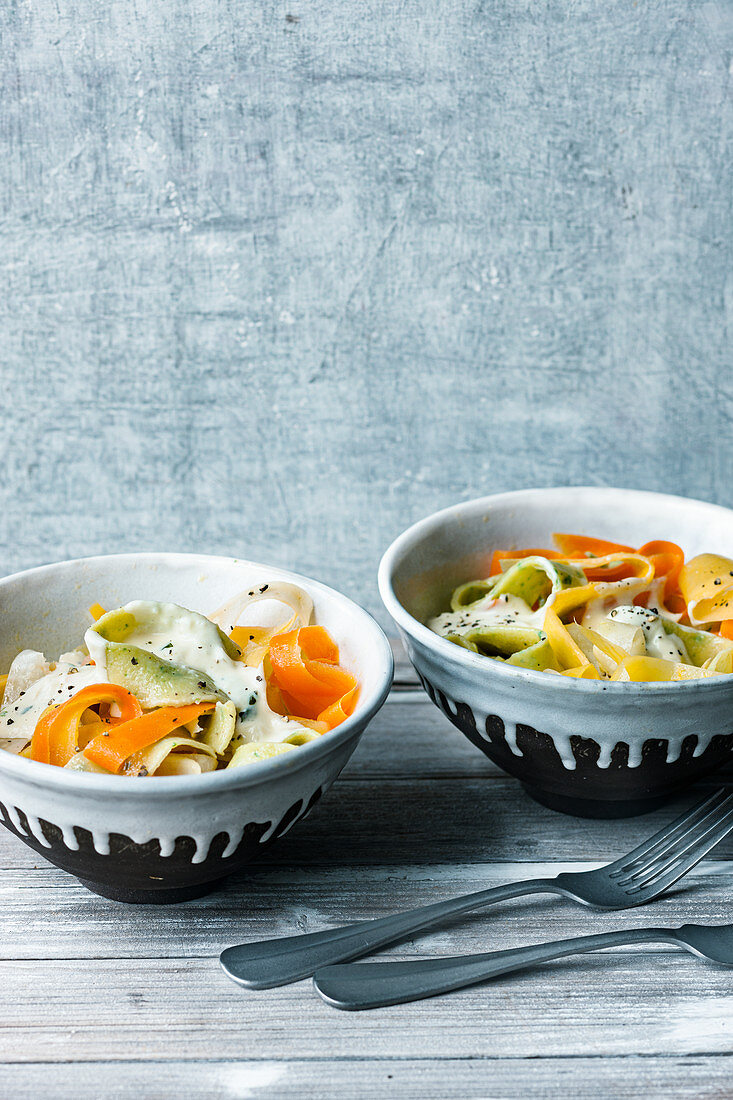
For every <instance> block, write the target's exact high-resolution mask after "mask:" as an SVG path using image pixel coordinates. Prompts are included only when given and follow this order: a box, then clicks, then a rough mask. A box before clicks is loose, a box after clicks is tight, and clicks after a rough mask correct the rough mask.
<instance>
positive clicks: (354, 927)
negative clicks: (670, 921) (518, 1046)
mask: <svg viewBox="0 0 733 1100" xmlns="http://www.w3.org/2000/svg"><path fill="white" fill-rule="evenodd" d="M556 889H557V887H556V885H555V881H554V879H529V880H527V881H525V882H511V883H507V885H506V886H495V887H493V888H492V889H491V890H479V891H477V892H476V893H474V894H464V895H463V896H462V897H459V898H450V899H449V900H447V901H439V902H434V903H433V904H432V905H424V906H422V907H421V908H419V909H411V910H409V911H408V912H405V913H395V914H393V915H392V916H390V917H380V918H379V919H377V920H366V921H360V922H359V923H358V924H349V925H346V926H344V927H341V928H330V929H327V930H326V931H325V932H310V933H308V934H307V935H303V936H290V937H288V938H287V939H275V940H259V941H257V942H255V943H242V944H239V945H238V946H236V947H228V948H227V949H226V950H225V951H222V953H221V956H220V959H219V961H220V962H221V965H222V967H223V969H224V973H225V974H227V976H228V977H230V978H231V979H232V980H233V981H235V982H238V983H239V985H243V986H246V987H247V989H271V988H272V987H273V986H276V985H286V984H287V983H288V982H297V981H299V980H300V979H301V978H309V977H310V976H311V975H313V974H315V972H316V970H318V969H319V967H322V966H329V965H330V964H331V963H339V962H347V961H348V960H351V959H358V958H360V956H362V955H369V954H371V952H372V951H376V950H378V948H380V947H386V946H387V944H390V943H395V942H396V941H397V940H401V939H404V938H405V937H406V936H410V935H412V934H413V933H415V932H422V931H424V930H425V929H427V928H431V927H433V926H434V925H437V924H441V923H443V922H444V921H446V920H448V919H449V918H450V917H456V916H460V915H461V914H462V913H469V912H471V911H472V910H474V909H480V908H482V907H483V906H485V905H492V904H494V902H498V901H507V900H508V899H509V898H518V897H524V896H525V895H527V894H539V893H546V892H548V891H554V890H556Z"/></svg>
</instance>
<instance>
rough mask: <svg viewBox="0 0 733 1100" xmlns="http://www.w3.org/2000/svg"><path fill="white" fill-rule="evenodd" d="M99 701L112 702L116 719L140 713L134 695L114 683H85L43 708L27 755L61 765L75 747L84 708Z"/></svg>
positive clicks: (122, 720) (122, 719)
mask: <svg viewBox="0 0 733 1100" xmlns="http://www.w3.org/2000/svg"><path fill="white" fill-rule="evenodd" d="M100 703H116V705H117V706H118V707H119V709H120V717H119V718H118V719H117V720H116V721H117V722H121V723H124V722H127V721H129V720H130V719H134V718H137V717H138V715H140V714H142V707H141V706H140V704H139V702H138V701H137V699H136V698H135V696H134V695H131V694H130V692H129V691H126V690H125V688H123V687H120V686H119V685H118V684H89V685H88V686H87V687H85V688H82V689H81V691H77V693H76V695H73V696H72V697H71V699H68V700H67V701H66V702H65V703H62V704H61V706H58V707H48V708H47V709H46V710H45V711H44V712H43V714H42V715H41V717H40V718H39V719H38V722H37V724H36V728H35V730H34V732H33V738H32V740H31V759H32V760H38V761H40V763H42V764H56V765H57V766H58V767H60V768H63V767H64V765H65V764H67V763H68V762H69V760H71V758H72V756H73V755H74V754H75V753H76V752H78V751H79V746H78V737H79V727H80V724H81V718H82V715H83V714H84V711H85V710H88V709H89V708H90V707H94V706H98V705H99V704H100ZM109 721H110V722H112V723H114V722H115V720H114V719H110V720H109Z"/></svg>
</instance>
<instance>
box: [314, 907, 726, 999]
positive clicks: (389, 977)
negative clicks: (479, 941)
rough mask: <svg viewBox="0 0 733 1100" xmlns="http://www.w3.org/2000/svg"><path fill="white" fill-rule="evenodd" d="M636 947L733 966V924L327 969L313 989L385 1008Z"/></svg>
mask: <svg viewBox="0 0 733 1100" xmlns="http://www.w3.org/2000/svg"><path fill="white" fill-rule="evenodd" d="M634 943H671V944H674V946H675V947H684V948H685V950H687V951H690V952H691V953H692V954H693V955H698V956H699V957H700V958H701V959H707V960H708V961H709V962H715V963H720V964H721V965H723V966H733V924H718V925H710V924H683V925H682V927H681V928H626V929H625V930H624V931H622V932H600V933H598V934H597V935H594V936H576V937H575V938H574V939H571V940H554V941H552V942H551V943H537V944H534V945H533V946H531V947H516V948H513V949H512V950H510V951H488V952H486V954H483V955H455V956H453V957H452V958H444V959H410V960H407V961H405V962H392V963H357V964H356V965H350V964H347V965H346V966H326V967H324V968H323V969H322V970H318V971H317V972H316V976H315V978H314V979H313V984H314V985H315V987H316V989H317V991H318V992H319V993H320V995H321V997H323V999H324V1001H326V1003H327V1004H330V1005H331V1006H332V1007H333V1008H346V1009H360V1008H384V1007H386V1006H387V1005H399V1004H404V1003H405V1002H406V1001H418V1000H421V999H422V998H423V997H435V996H436V995H437V994H439V993H449V992H450V991H451V990H454V989H462V988H464V987H465V986H467V985H475V984H476V983H477V982H482V981H486V980H487V979H489V978H498V977H499V975H500V974H510V973H511V972H512V971H514V970H524V968H525V967H527V966H532V965H533V964H534V963H541V962H548V961H549V960H551V959H562V958H565V957H566V956H568V955H578V954H581V953H582V952H585V951H600V950H601V948H603V947H622V946H627V945H629V944H634Z"/></svg>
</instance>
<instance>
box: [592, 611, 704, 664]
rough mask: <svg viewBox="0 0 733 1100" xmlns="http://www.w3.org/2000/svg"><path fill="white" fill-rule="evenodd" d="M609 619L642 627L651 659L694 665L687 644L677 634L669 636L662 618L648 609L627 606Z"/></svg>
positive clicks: (613, 613)
mask: <svg viewBox="0 0 733 1100" xmlns="http://www.w3.org/2000/svg"><path fill="white" fill-rule="evenodd" d="M608 618H609V619H611V620H612V621H615V622H619V623H628V624H629V626H640V627H641V629H642V630H643V632H644V642H645V643H646V651H647V655H648V656H649V657H661V658H663V659H664V660H666V661H682V662H684V664H688V665H689V664H692V661H691V660H690V657H689V655H688V653H687V648H686V646H685V643H684V642H683V641H682V639H681V638H678V637H677V635H676V634H668V633H667V632H666V630H665V629H664V626H663V624H662V618H661V616H660V615H658V614H657V613H656V612H655V611H652V610H651V609H650V608H648V607H635V606H634V605H633V604H630V605H629V604H627V605H625V606H622V607H614V608H613V609H612V610H611V611H609V613H608Z"/></svg>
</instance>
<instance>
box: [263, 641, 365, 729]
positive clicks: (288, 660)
mask: <svg viewBox="0 0 733 1100" xmlns="http://www.w3.org/2000/svg"><path fill="white" fill-rule="evenodd" d="M269 659H270V664H271V667H272V682H273V684H274V686H275V687H276V688H277V689H278V691H279V693H280V697H281V698H282V701H283V702H284V704H285V706H286V707H287V708H288V710H289V711H290V713H291V715H293V716H302V717H303V718H308V719H315V720H317V721H319V722H325V723H326V724H327V725H328V727H329V729H333V727H334V726H337V725H339V723H341V722H343V721H344V720H345V719H346V718H347V717H348V716H349V715H350V714H351V711H352V710H353V707H354V703H355V701H356V680H355V678H354V677H353V676H352V675H351V673H350V672H347V671H346V669H343V668H341V666H340V665H339V663H338V661H339V652H338V647H337V646H336V644H335V642H334V641H333V639H332V638H331V636H330V635H329V633H328V631H326V630H324V628H323V627H322V626H302V627H299V628H298V629H296V630H289V631H288V632H287V633H285V634H276V635H275V637H274V638H273V639H272V641H271V642H270V649H269Z"/></svg>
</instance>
